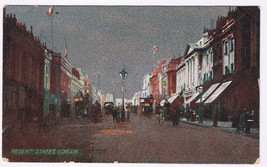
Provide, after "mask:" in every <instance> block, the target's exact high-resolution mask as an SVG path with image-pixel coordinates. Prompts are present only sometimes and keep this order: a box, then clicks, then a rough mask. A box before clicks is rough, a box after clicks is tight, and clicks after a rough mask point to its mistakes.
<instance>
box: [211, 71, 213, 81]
mask: <svg viewBox="0 0 267 167" xmlns="http://www.w3.org/2000/svg"><path fill="white" fill-rule="evenodd" d="M212 79H213V72H212V71H210V80H212Z"/></svg>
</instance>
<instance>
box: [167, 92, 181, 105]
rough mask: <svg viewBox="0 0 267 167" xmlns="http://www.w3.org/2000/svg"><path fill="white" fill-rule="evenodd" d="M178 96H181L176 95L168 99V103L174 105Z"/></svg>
mask: <svg viewBox="0 0 267 167" xmlns="http://www.w3.org/2000/svg"><path fill="white" fill-rule="evenodd" d="M178 96H179V94H178V93H177V94H175V95H173V96H172V97H170V98H169V99H168V102H169V103H172V102H173V101H174V100H175V99H176V98H177V97H178Z"/></svg>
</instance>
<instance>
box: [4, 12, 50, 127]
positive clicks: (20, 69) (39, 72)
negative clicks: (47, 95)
mask: <svg viewBox="0 0 267 167" xmlns="http://www.w3.org/2000/svg"><path fill="white" fill-rule="evenodd" d="M42 47H44V46H41V43H40V40H39V39H38V38H37V37H35V36H34V35H33V32H32V27H31V29H30V31H27V29H26V25H25V24H22V23H19V22H18V21H17V18H16V16H15V15H12V14H6V13H5V8H4V17H3V125H4V126H3V128H4V127H5V126H6V125H8V126H13V125H15V124H13V123H16V122H18V121H17V119H21V117H22V113H21V111H22V110H20V109H26V110H24V111H27V112H30V113H31V116H32V117H35V118H36V119H38V117H42V115H43V98H44V68H45V55H44V54H45V53H44V49H43V48H42Z"/></svg>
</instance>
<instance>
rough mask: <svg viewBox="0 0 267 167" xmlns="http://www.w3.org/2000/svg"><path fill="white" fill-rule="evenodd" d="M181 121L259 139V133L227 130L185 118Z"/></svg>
mask: <svg viewBox="0 0 267 167" xmlns="http://www.w3.org/2000/svg"><path fill="white" fill-rule="evenodd" d="M180 122H183V123H186V124H190V125H195V126H199V127H204V128H211V129H216V130H220V131H223V132H227V133H231V134H239V135H244V136H247V137H251V138H254V139H259V135H257V134H251V133H250V134H247V133H244V132H239V131H229V130H226V129H223V128H219V127H212V126H208V125H201V124H198V123H193V122H188V121H183V120H180Z"/></svg>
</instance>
